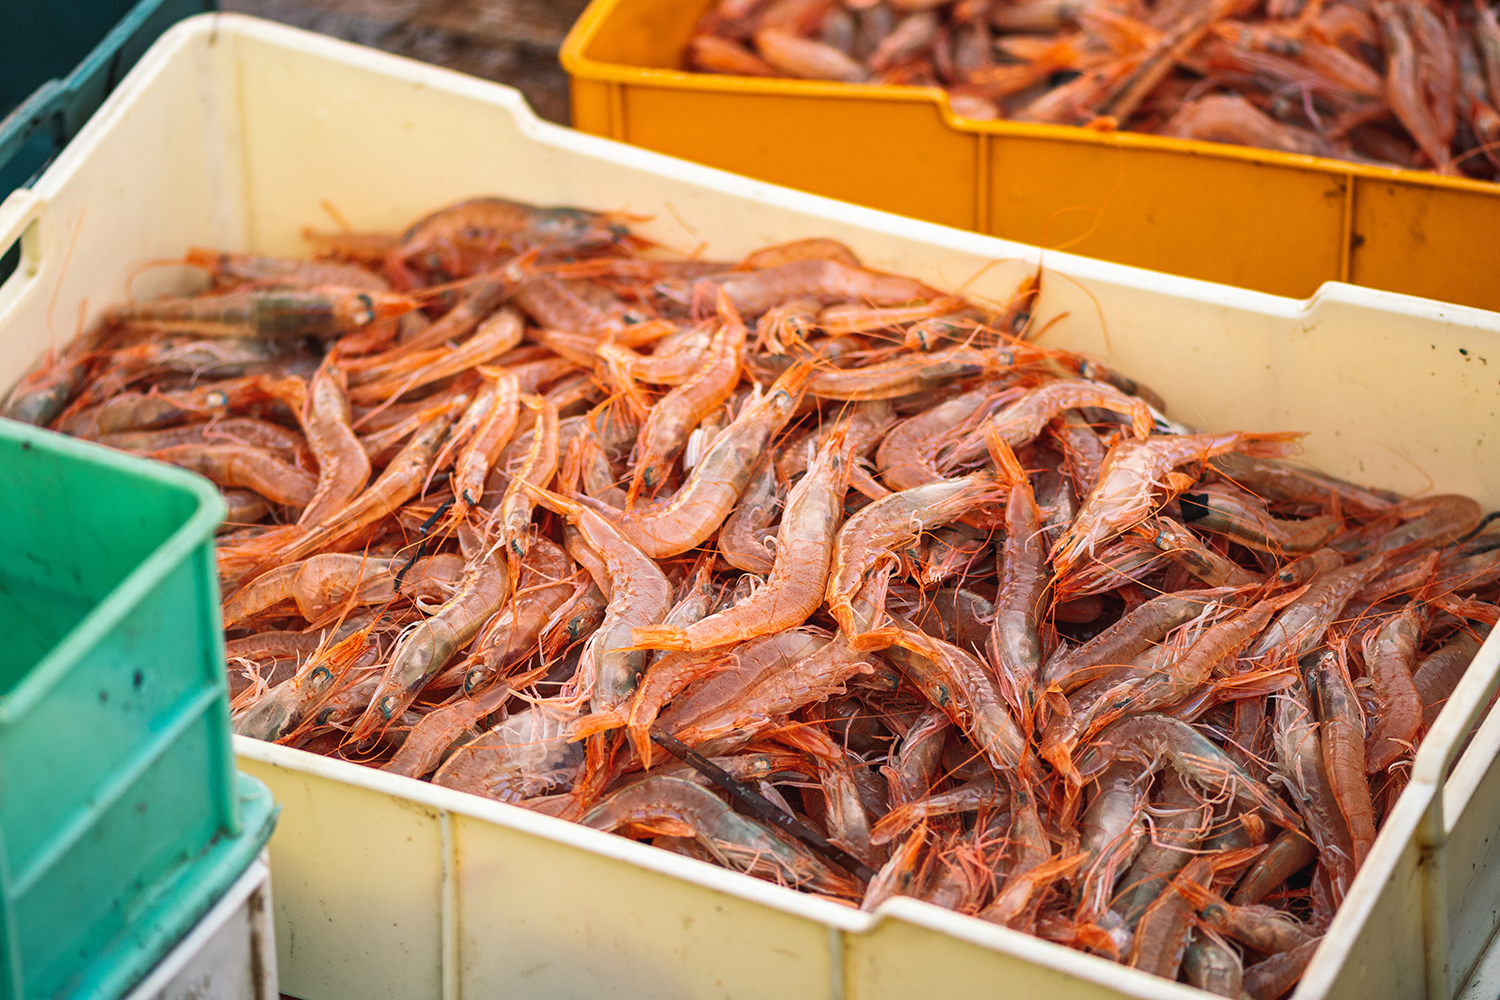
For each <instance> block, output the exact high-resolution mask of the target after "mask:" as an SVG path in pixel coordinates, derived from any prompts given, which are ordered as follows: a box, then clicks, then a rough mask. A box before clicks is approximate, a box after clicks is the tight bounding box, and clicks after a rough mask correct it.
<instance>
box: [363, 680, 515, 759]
mask: <svg viewBox="0 0 1500 1000" xmlns="http://www.w3.org/2000/svg"><path fill="white" fill-rule="evenodd" d="M513 693H514V692H512V690H511V686H510V685H509V684H496V685H495V686H494V687H491V688H490V689H488V690H487V691H485V692H484V693H483V694H481V695H479V696H478V697H477V698H465V697H460V698H458V699H457V700H456V701H454V702H452V703H451V704H449V705H445V706H444V707H442V708H439V709H434V710H433V711H431V712H428V713H427V714H426V715H424V716H422V721H421V722H419V723H417V724H416V726H414V727H413V728H412V731H411V732H410V733H408V734H407V737H406V741H405V742H404V743H402V744H401V749H400V750H397V751H396V756H394V757H392V758H391V759H390V762H389V763H387V764H386V765H385V766H384V767H382V768H381V770H382V771H389V772H390V773H391V774H401V775H405V776H406V777H408V778H421V777H423V776H425V775H427V774H430V773H431V772H432V771H433V770H434V769H435V768H436V767H437V766H438V765H439V764H441V763H442V755H443V751H444V750H447V749H448V747H449V746H450V745H451V744H452V743H453V741H454V740H455V739H457V738H459V737H460V736H461V735H462V734H463V732H464V731H465V730H467V729H469V728H471V727H472V726H474V724H475V723H477V722H479V721H480V720H481V719H483V718H484V717H485V716H487V715H491V714H493V713H495V712H496V711H498V710H500V709H501V708H502V707H503V706H504V705H505V702H506V701H507V700H508V699H509V698H510V696H511V695H512V694H513Z"/></svg>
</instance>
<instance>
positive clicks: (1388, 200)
mask: <svg viewBox="0 0 1500 1000" xmlns="http://www.w3.org/2000/svg"><path fill="white" fill-rule="evenodd" d="M709 3H710V0H593V2H592V3H591V4H590V5H589V7H588V9H587V10H585V11H584V13H583V16H582V17H580V18H579V20H578V22H577V23H576V24H575V25H574V26H573V30H572V31H571V32H570V33H569V35H568V38H567V40H566V41H565V42H564V43H563V47H562V64H563V68H564V69H566V70H567V71H568V74H569V75H570V77H571V80H572V90H573V125H574V127H576V128H580V129H582V130H583V131H585V132H592V133H594V134H595V135H602V136H608V137H609V138H611V139H619V140H621V141H623V142H629V143H632V144H634V145H637V146H644V147H645V148H647V149H653V150H656V151H658V152H662V153H667V154H669V155H672V156H680V157H683V158H685V159H689V160H695V161H697V162H699V163H706V164H708V165H709V166H713V167H719V168H721V169H724V170H732V171H734V172H735V173H739V174H744V175H746V176H748V177H754V178H757V179H760V180H766V181H770V182H772V183H774V184H785V185H787V186H788V187H795V188H800V189H801V190H804V191H811V192H813V193H815V194H821V195H828V196H829V197H833V198H843V199H846V200H848V201H852V202H855V203H857V204H860V205H869V206H871V207H873V208H879V209H884V210H886V211H890V212H898V213H900V214H902V215H908V216H911V217H913V218H917V219H925V220H927V221H930V222H939V223H942V224H943V225H946V226H956V227H958V228H960V229H971V230H974V231H976V232H980V233H989V234H991V235H994V236H1000V237H1003V238H1005V239H1009V240H1017V241H1019V242H1022V243H1030V244H1034V245H1038V246H1046V247H1055V248H1059V249H1066V250H1069V251H1071V252H1073V253H1078V254H1084V255H1087V256H1090V257H1098V258H1100V259H1103V260H1110V261H1117V262H1119V263H1122V264H1132V265H1134V266H1136V267H1148V268H1152V269H1154V270H1158V271H1166V272H1168V273H1170V274H1181V275H1187V276H1188V277H1193V278H1201V279H1203V280H1205V281H1221V282H1225V283H1227V284H1231V285H1239V286H1241V287H1244V288H1253V289H1255V290H1257V291H1262V292H1271V293H1273V294H1276V295H1291V296H1296V297H1302V296H1307V295H1311V294H1313V293H1314V292H1315V291H1317V289H1318V287H1319V286H1320V285H1322V284H1323V283H1324V282H1325V281H1342V282H1349V283H1352V284H1356V285H1364V286H1366V287H1369V288H1379V289H1384V290H1386V291H1392V292H1402V293H1405V294H1408V295H1421V296H1426V297H1428V298H1433V299H1441V300H1444V301H1448V302H1458V303H1462V304H1464V305H1470V306H1478V307H1480V308H1484V309H1500V281H1496V280H1495V269H1494V266H1493V260H1492V257H1493V255H1492V254H1490V253H1487V252H1486V250H1485V247H1484V244H1485V240H1486V236H1485V234H1488V233H1494V232H1496V231H1500V184H1491V183H1486V182H1483V181H1474V180H1468V179H1460V178H1446V177H1438V176H1436V175H1434V174H1429V173H1422V172H1419V171H1413V170H1398V169H1394V168H1383V167H1376V166H1367V165H1361V164H1355V163H1349V162H1345V161H1341V160H1331V159H1323V158H1319V157H1310V156H1300V155H1295V154H1289V153H1279V152H1271V151H1267V150H1260V149H1252V148H1249V147H1244V146H1228V145H1223V144H1220V143H1210V142H1193V141H1187V140H1181V139H1169V138H1164V137H1160V136H1154V135H1144V134H1141V133H1132V132H1111V133H1101V132H1097V131H1093V130H1091V129H1086V128H1072V127H1066V126H1056V125H1030V124H1023V123H1020V122H1006V121H998V122H981V121H975V120H973V119H966V118H960V117H958V116H957V115H956V114H955V113H954V112H953V109H952V108H951V107H950V106H949V104H948V99H947V97H946V96H945V95H944V93H943V91H941V90H939V89H937V88H928V87H895V86H877V85H857V84H844V83H822V82H815V81H806V80H781V79H755V78H751V77H733V76H720V75H711V74H704V73H689V72H684V71H683V52H684V49H685V48H686V46H687V42H688V39H689V38H690V37H691V36H692V32H693V28H694V26H695V25H696V24H697V22H698V18H699V17H700V16H701V15H702V13H703V12H704V11H705V10H706V9H707V8H708V7H709Z"/></svg>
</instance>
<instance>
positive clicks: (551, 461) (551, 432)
mask: <svg viewBox="0 0 1500 1000" xmlns="http://www.w3.org/2000/svg"><path fill="white" fill-rule="evenodd" d="M521 402H523V403H525V404H526V406H527V408H528V409H531V410H532V411H534V412H535V413H536V424H535V427H534V429H533V432H532V437H531V447H530V448H529V449H528V450H527V452H526V457H525V458H524V459H522V461H521V465H520V468H519V469H517V470H516V472H515V474H514V475H512V476H511V480H510V484H509V485H508V486H506V488H505V495H504V497H502V498H501V500H500V506H499V507H498V508H497V509H496V511H495V519H496V521H497V522H498V524H499V526H500V543H501V545H503V546H504V547H505V550H506V554H507V557H508V558H509V559H510V561H511V564H512V567H513V570H512V572H513V574H514V572H515V569H514V567H516V566H517V565H518V564H517V559H518V558H519V557H521V556H524V555H525V554H526V552H525V546H524V544H523V540H524V539H525V537H526V526H527V525H529V524H530V523H531V512H532V508H533V507H534V506H535V504H536V501H535V499H534V498H533V495H532V494H531V493H530V492H529V491H528V488H529V487H540V486H545V485H546V484H547V483H549V482H551V481H552V477H553V475H555V474H556V472H557V440H558V422H557V407H556V406H554V405H553V404H552V402H551V400H549V399H546V398H545V397H540V398H539V397H537V396H522V397H521Z"/></svg>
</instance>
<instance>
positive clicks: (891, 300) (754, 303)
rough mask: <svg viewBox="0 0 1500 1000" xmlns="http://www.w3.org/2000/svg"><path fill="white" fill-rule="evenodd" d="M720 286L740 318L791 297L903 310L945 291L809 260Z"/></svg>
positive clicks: (740, 275) (733, 278) (763, 270)
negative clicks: (852, 302) (913, 303)
mask: <svg viewBox="0 0 1500 1000" xmlns="http://www.w3.org/2000/svg"><path fill="white" fill-rule="evenodd" d="M719 287H720V288H722V289H723V290H724V293H725V294H726V295H728V296H729V300H730V302H731V303H733V304H734V307H735V309H737V310H739V313H740V315H741V316H759V315H760V314H761V313H763V312H765V311H766V310H767V309H769V308H771V307H772V306H774V305H777V304H779V303H782V302H789V301H791V300H793V299H817V300H818V301H820V302H828V303H832V302H847V301H851V300H852V301H858V302H867V303H870V304H873V305H879V306H900V305H906V304H907V303H909V302H913V301H917V300H927V299H935V298H942V297H943V296H942V293H940V292H938V291H935V290H934V289H931V288H928V287H927V286H926V285H924V284H922V283H921V282H919V281H913V280H912V279H910V278H900V277H896V276H895V275H890V274H880V273H878V272H876V271H867V270H864V269H862V268H859V267H856V266H854V265H851V264H847V263H841V262H839V261H835V260H827V259H806V258H804V259H798V260H790V261H787V262H785V263H779V264H774V265H772V266H769V267H763V268H761V269H759V270H755V271H751V272H749V273H735V274H731V275H729V276H727V277H725V278H723V279H721V280H720V281H719Z"/></svg>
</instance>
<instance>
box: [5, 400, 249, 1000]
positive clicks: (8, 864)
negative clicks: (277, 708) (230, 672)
mask: <svg viewBox="0 0 1500 1000" xmlns="http://www.w3.org/2000/svg"><path fill="white" fill-rule="evenodd" d="M223 514H224V503H223V500H222V498H221V497H220V496H219V493H218V491H217V490H216V489H215V488H214V487H213V486H212V485H211V484H210V483H209V482H208V481H207V480H204V479H200V478H198V477H197V476H193V475H190V474H187V473H185V472H182V471H181V470H178V469H173V468H170V467H168V466H165V465H159V464H157V463H154V462H147V461H144V460H141V459H135V458H131V457H129V456H126V455H121V454H119V453H117V452H112V451H110V450H108V449H105V448H101V447H99V446H96V445H91V444H86V443H84V442H80V441H76V440H73V439H70V438H66V437H63V436H61V435H58V434H53V433H51V432H50V431H44V430H40V429H38V428H35V427H31V426H29V425H26V424H20V423H16V422H13V421H8V420H0V625H3V628H0V636H3V640H0V1000H23V998H25V1000H32V998H39V997H48V998H53V997H72V996H89V997H101V998H109V997H113V996H117V995H118V994H119V993H120V992H122V991H123V989H124V988H125V987H127V986H129V985H130V983H131V982H133V981H134V980H135V979H136V978H139V975H140V974H141V973H144V972H145V971H146V969H148V968H149V967H150V965H151V963H152V962H154V961H155V960H156V959H157V958H159V957H160V955H161V954H163V953H165V951H166V949H167V948H168V947H170V945H171V944H172V943H173V942H174V941H175V940H176V936H180V932H181V931H185V930H186V929H187V928H188V927H189V926H191V922H192V920H187V921H186V923H182V921H181V920H177V919H176V918H174V917H173V916H172V914H173V913H174V912H176V910H178V909H182V908H184V907H185V908H186V910H192V909H193V907H194V906H195V905H196V904H194V903H192V902H191V900H192V899H195V898H197V897H196V896H195V892H197V890H195V889H194V888H193V887H194V885H196V884H199V883H203V882H204V879H205V878H208V881H209V882H212V881H213V879H212V878H209V877H208V876H207V875H205V874H204V873H203V871H200V869H202V868H203V866H205V865H206V866H208V867H209V868H212V867H214V865H215V864H219V862H215V861H213V860H212V857H214V856H218V855H215V852H216V851H217V852H220V853H221V854H222V852H224V851H228V852H229V854H231V855H234V854H236V852H237V851H238V852H240V853H243V850H244V844H246V843H248V841H247V840H246V838H245V837H244V836H242V833H243V829H242V824H241V817H240V809H239V799H238V794H237V792H236V788H235V772H234V765H233V758H232V756H231V751H230V744H229V710H228V707H229V706H228V692H227V686H226V684H225V680H224V668H223V662H224V653H223V637H222V635H221V632H220V622H221V619H220V615H219V601H218V583H217V575H216V573H215V570H214V552H213V538H214V529H215V528H216V527H217V526H218V524H219V522H220V520H221V519H222V517H223ZM252 839H253V837H252ZM262 839H264V838H262ZM235 845H240V846H238V847H236V846H235ZM258 849H259V847H258V845H256V847H255V849H254V850H258ZM254 850H250V853H249V855H248V856H246V857H245V858H244V861H243V864H248V863H249V860H250V857H253V855H254ZM243 864H242V865H241V870H242V869H243ZM236 875H238V871H234V872H230V873H229V878H230V879H231V880H232V878H233V877H235V876H236ZM227 884H228V882H227V881H225V882H223V885H227ZM199 895H201V893H199ZM202 902H203V904H204V908H206V906H207V905H210V904H211V903H212V902H213V899H212V898H208V899H206V900H202ZM163 907H165V910H164V909H163ZM192 919H196V916H194V917H193V918H192ZM163 921H165V923H162V922H163ZM174 921H175V922H176V923H181V927H180V930H179V932H178V934H177V935H172V934H170V933H169V934H167V936H166V937H165V938H164V937H163V936H162V934H161V931H162V930H163V929H165V930H168V931H169V930H170V926H168V925H172V924H173V923H174ZM153 924H161V926H160V927H158V926H152V925H153ZM122 942H123V944H122ZM157 946H160V947H159V948H158V947H157ZM153 948H156V951H155V953H151V952H152V949H153Z"/></svg>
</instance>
